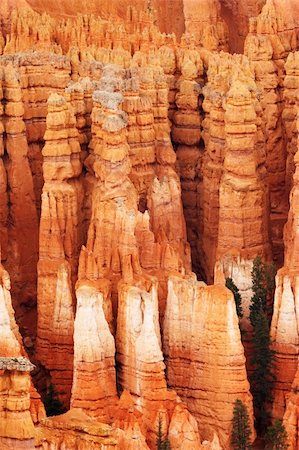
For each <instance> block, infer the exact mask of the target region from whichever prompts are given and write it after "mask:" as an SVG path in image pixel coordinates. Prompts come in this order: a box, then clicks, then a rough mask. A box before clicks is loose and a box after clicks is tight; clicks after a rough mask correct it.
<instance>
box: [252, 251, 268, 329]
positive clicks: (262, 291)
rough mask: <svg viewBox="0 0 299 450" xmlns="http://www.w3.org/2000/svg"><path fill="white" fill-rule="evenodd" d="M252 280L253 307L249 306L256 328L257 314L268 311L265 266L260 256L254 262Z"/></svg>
mask: <svg viewBox="0 0 299 450" xmlns="http://www.w3.org/2000/svg"><path fill="white" fill-rule="evenodd" d="M251 278H252V291H253V297H252V298H251V305H250V306H249V310H250V315H249V319H250V323H251V325H252V326H253V327H254V323H255V318H256V314H258V313H260V312H261V311H263V312H266V310H267V288H266V286H265V284H266V275H265V265H264V264H263V262H262V259H261V257H260V256H257V257H256V258H255V259H254V261H253V268H252V271H251Z"/></svg>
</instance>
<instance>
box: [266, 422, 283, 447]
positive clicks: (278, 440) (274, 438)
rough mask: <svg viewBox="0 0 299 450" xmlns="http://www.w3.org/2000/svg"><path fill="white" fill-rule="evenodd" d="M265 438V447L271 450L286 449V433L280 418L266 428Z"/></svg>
mask: <svg viewBox="0 0 299 450" xmlns="http://www.w3.org/2000/svg"><path fill="white" fill-rule="evenodd" d="M265 440H266V448H269V449H273V450H286V449H287V448H288V443H287V440H288V435H287V432H286V429H285V427H284V425H283V423H282V422H281V421H280V420H275V422H274V424H273V425H272V426H271V427H269V428H268V430H267V433H266V435H265Z"/></svg>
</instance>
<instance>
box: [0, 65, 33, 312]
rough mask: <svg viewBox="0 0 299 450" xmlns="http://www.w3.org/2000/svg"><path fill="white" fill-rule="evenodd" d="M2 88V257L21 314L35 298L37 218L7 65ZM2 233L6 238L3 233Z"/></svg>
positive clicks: (16, 89)
mask: <svg viewBox="0 0 299 450" xmlns="http://www.w3.org/2000/svg"><path fill="white" fill-rule="evenodd" d="M2 89H3V99H4V100H3V101H4V109H3V114H4V115H3V124H4V130H3V131H4V132H5V136H6V139H5V145H4V161H5V164H4V166H5V170H6V175H5V174H3V178H2V183H3V182H4V183H3V184H2V192H3V194H2V195H3V197H2V198H4V201H5V199H6V200H7V201H8V202H9V210H7V209H6V207H7V205H6V207H5V205H4V204H3V206H4V209H3V213H2V214H4V223H5V221H6V226H7V235H6V237H7V241H6V243H5V245H3V247H4V252H3V254H2V258H5V260H4V261H5V267H6V268H7V270H8V271H9V272H10V273H11V274H12V293H13V298H14V302H15V305H14V306H15V309H16V312H17V315H18V316H20V317H22V315H23V314H24V309H25V307H27V308H32V306H33V305H34V304H35V301H36V300H35V299H36V286H35V282H36V271H35V267H36V261H37V251H38V245H37V243H38V221H37V214H36V209H35V197H34V190H33V182H32V175H31V171H30V165H29V159H28V145H27V140H26V134H25V124H24V120H23V117H24V108H23V103H22V92H21V88H20V84H19V81H18V74H17V72H16V71H15V70H14V68H13V67H12V66H11V65H9V64H8V65H6V66H5V67H4V68H3V82H2ZM2 153H3V150H2ZM2 170H3V165H2ZM5 182H6V183H7V185H6V188H5ZM5 190H6V192H7V196H6V194H5ZM8 214H9V217H10V219H9V221H8ZM5 216H6V219H5ZM2 233H3V231H2ZM2 236H3V237H4V238H5V233H4V235H3V234H2Z"/></svg>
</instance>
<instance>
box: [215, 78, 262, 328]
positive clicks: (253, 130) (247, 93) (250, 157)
mask: <svg viewBox="0 0 299 450" xmlns="http://www.w3.org/2000/svg"><path fill="white" fill-rule="evenodd" d="M224 109H225V114H224V121H225V125H224V132H225V157H224V162H223V174H222V177H221V180H220V188H219V225H218V240H217V252H216V259H217V261H222V263H223V267H224V273H225V275H226V276H229V277H232V278H233V279H234V282H235V283H236V284H237V286H238V287H239V288H243V293H242V294H243V298H242V300H243V305H242V306H243V308H244V316H245V317H244V328H245V329H247V328H248V323H247V322H248V319H247V318H248V316H249V300H250V295H248V294H249V291H250V287H251V274H250V268H251V267H252V261H253V260H254V258H255V257H256V256H257V255H260V256H261V257H262V258H263V259H264V260H269V259H270V257H271V246H270V243H269V222H268V220H269V219H268V218H269V190H268V184H267V178H266V176H267V174H266V168H265V153H264V147H263V145H260V144H261V143H263V140H262V137H263V135H262V134H261V135H260V120H261V119H260V117H259V112H260V111H259V103H258V101H257V99H256V90H254V85H253V86H252V87H251V90H249V89H248V85H247V84H245V83H244V82H243V81H242V77H241V76H240V75H238V73H236V74H234V75H233V81H232V82H231V87H230V89H229V91H228V92H227V95H226V99H225V102H224ZM238 265H239V266H240V267H239V269H238ZM245 267H247V268H248V269H247V276H248V278H247V280H245V278H246V277H245V276H243V277H242V273H243V275H245V273H246V270H244V269H243V268H245ZM245 282H246V283H247V292H244V287H245V286H244V283H245ZM239 283H240V284H239Z"/></svg>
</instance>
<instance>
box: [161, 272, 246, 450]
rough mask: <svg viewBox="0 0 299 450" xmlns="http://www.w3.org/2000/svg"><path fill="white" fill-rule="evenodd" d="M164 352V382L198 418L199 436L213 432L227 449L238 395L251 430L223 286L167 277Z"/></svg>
mask: <svg viewBox="0 0 299 450" xmlns="http://www.w3.org/2000/svg"><path fill="white" fill-rule="evenodd" d="M211 346H212V347H211ZM164 352H165V358H166V365H167V376H168V383H169V385H170V386H171V387H173V388H174V389H175V390H176V392H177V393H178V394H179V395H180V397H181V398H182V400H184V401H185V402H186V404H187V406H188V409H189V411H190V412H191V413H192V415H193V416H194V417H195V418H196V419H197V422H198V426H199V431H200V433H201V435H202V437H203V438H208V439H212V436H213V433H214V431H217V434H218V436H219V439H220V443H221V445H222V446H223V447H224V448H230V432H231V419H232V411H233V406H234V402H235V400H236V399H237V398H239V399H240V400H242V401H243V403H244V404H246V406H247V408H248V412H249V417H250V427H251V430H252V432H253V407H252V396H251V394H250V392H249V383H248V380H247V374H246V368H245V357H244V349H243V346H242V343H241V336H240V330H239V325H238V318H237V315H236V309H235V304H234V299H233V296H232V294H231V293H230V292H229V291H228V290H227V289H226V288H224V287H222V286H220V285H214V286H206V285H205V284H204V283H202V282H197V281H196V280H195V278H194V277H185V278H182V277H170V278H169V282H168V298H167V307H166V313H165V320H164ZM253 436H254V433H253V434H252V437H253Z"/></svg>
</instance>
